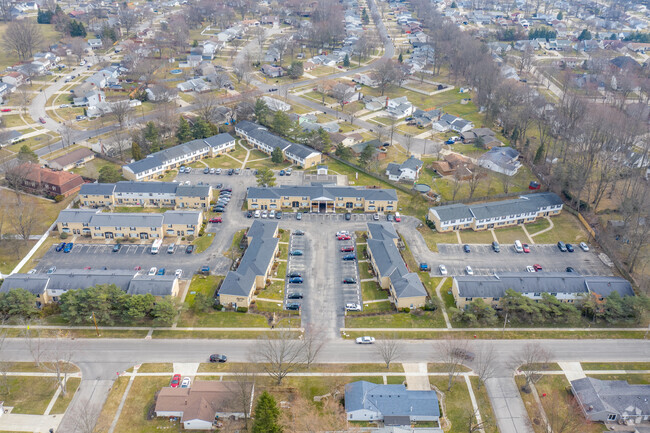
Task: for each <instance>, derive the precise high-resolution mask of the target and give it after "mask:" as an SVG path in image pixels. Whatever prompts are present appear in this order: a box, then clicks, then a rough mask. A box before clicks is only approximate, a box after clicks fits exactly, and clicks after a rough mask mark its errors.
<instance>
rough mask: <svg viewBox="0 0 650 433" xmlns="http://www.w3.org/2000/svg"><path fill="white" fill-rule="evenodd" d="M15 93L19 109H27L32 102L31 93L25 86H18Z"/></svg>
mask: <svg viewBox="0 0 650 433" xmlns="http://www.w3.org/2000/svg"><path fill="white" fill-rule="evenodd" d="M16 95H18V105H19V106H20V109H21V111H23V112H25V111H27V108H29V104H30V103H31V102H32V95H31V93H30V92H29V89H28V88H27V86H21V87H19V88H18V92H16Z"/></svg>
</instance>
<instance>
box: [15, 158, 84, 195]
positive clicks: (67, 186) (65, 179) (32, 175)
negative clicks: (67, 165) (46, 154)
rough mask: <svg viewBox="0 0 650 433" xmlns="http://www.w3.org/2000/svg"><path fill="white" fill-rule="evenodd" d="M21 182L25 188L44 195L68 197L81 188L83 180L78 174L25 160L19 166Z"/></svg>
mask: <svg viewBox="0 0 650 433" xmlns="http://www.w3.org/2000/svg"><path fill="white" fill-rule="evenodd" d="M20 173H21V179H20V181H21V184H22V187H23V188H25V189H26V190H29V191H32V192H34V193H36V194H44V195H46V196H57V195H62V196H64V197H68V196H70V195H72V194H74V193H76V192H77V191H79V188H81V185H83V183H84V180H83V179H82V178H81V176H79V175H78V174H74V173H68V172H67V171H54V170H51V169H49V168H44V167H41V166H39V165H38V164H33V163H31V162H26V163H24V164H22V165H21V166H20Z"/></svg>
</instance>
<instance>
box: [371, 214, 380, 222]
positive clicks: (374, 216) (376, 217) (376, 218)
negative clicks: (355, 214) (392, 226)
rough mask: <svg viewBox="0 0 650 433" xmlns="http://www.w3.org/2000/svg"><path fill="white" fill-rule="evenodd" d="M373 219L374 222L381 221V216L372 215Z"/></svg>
mask: <svg viewBox="0 0 650 433" xmlns="http://www.w3.org/2000/svg"><path fill="white" fill-rule="evenodd" d="M372 219H373V220H374V221H379V214H378V213H376V214H373V215H372Z"/></svg>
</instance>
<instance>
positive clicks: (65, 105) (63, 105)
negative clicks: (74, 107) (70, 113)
mask: <svg viewBox="0 0 650 433" xmlns="http://www.w3.org/2000/svg"><path fill="white" fill-rule="evenodd" d="M68 107H70V104H61V105H59V108H68Z"/></svg>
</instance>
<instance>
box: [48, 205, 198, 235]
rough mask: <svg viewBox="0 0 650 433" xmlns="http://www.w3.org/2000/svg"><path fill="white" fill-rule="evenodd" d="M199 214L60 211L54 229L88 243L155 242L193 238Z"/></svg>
mask: <svg viewBox="0 0 650 433" xmlns="http://www.w3.org/2000/svg"><path fill="white" fill-rule="evenodd" d="M202 222H203V213H202V212H201V211H171V210H169V211H167V212H165V213H163V214H158V213H155V214H153V213H151V214H150V213H108V212H101V210H94V209H64V210H62V211H61V213H59V217H58V218H57V220H56V227H57V230H58V231H59V232H60V233H69V234H72V235H81V236H88V237H91V238H92V239H117V238H139V239H152V238H153V239H158V238H163V237H177V236H178V237H180V236H190V235H195V234H197V233H198V231H199V230H200V228H201V224H202Z"/></svg>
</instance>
